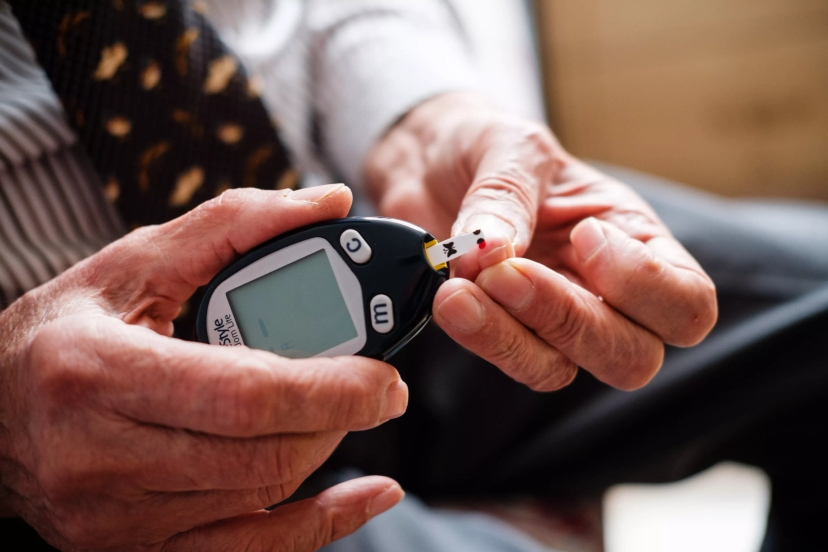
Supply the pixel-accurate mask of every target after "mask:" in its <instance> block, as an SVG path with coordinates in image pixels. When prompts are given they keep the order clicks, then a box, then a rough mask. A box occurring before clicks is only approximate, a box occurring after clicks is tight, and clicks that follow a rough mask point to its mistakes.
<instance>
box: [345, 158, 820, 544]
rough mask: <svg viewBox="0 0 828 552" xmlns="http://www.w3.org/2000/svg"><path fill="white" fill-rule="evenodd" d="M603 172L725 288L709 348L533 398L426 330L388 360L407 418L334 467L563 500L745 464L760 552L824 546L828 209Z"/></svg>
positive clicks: (361, 440)
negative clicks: (760, 531)
mask: <svg viewBox="0 0 828 552" xmlns="http://www.w3.org/2000/svg"><path fill="white" fill-rule="evenodd" d="M602 168H603V169H604V170H606V171H608V172H610V173H611V174H613V175H615V176H617V177H618V178H619V179H621V180H623V181H625V182H627V183H629V184H631V185H633V186H634V187H636V188H637V189H638V190H639V192H640V193H642V195H644V196H645V197H646V198H647V200H648V201H650V203H651V204H652V205H653V206H654V207H655V208H656V210H657V211H658V212H659V214H660V216H661V217H662V218H663V219H664V221H665V222H666V223H667V225H668V226H669V227H670V228H671V230H672V231H673V232H674V234H675V235H676V237H677V238H678V239H679V240H681V241H682V242H683V243H684V244H685V246H686V247H687V248H688V249H689V250H690V252H691V253H692V254H693V255H694V256H696V258H697V259H698V260H699V261H700V262H701V263H702V265H703V266H704V267H705V269H706V270H707V271H708V272H709V273H710V274H711V276H712V277H713V278H714V280H715V281H716V284H717V289H718V293H719V301H720V311H721V315H720V322H719V324H718V325H717V327H716V329H715V330H714V331H713V333H712V334H711V335H710V337H709V338H708V339H707V340H706V341H705V342H704V343H702V344H701V345H699V346H697V347H694V348H691V349H684V350H682V349H677V348H668V351H667V355H666V359H665V363H664V367H663V368H662V370H661V372H660V373H659V374H658V375H657V376H656V378H655V379H654V380H653V381H652V382H651V383H650V384H649V385H648V386H647V387H645V388H644V389H641V390H639V391H636V392H632V393H627V392H622V391H617V390H614V389H611V388H609V387H607V386H606V385H603V384H601V383H600V382H598V381H597V380H595V379H594V378H592V377H591V376H590V375H589V374H588V373H586V372H584V371H581V373H580V374H579V375H578V377H577V378H576V380H575V382H574V383H573V384H572V385H571V386H570V387H568V388H566V389H564V390H562V391H558V392H555V393H551V394H539V393H534V392H532V391H530V390H528V389H526V388H525V387H523V386H521V385H519V384H517V383H515V382H513V381H512V380H511V379H509V378H508V377H507V376H505V375H503V374H502V373H501V372H500V371H499V370H497V369H496V368H494V367H493V366H491V365H489V364H487V363H486V362H484V361H482V360H480V359H478V358H477V357H475V356H474V355H471V354H470V353H468V352H467V351H465V350H463V349H461V348H460V347H458V346H456V345H455V344H454V343H452V342H451V341H450V340H449V339H448V338H447V337H446V336H445V335H444V334H442V333H441V332H440V331H439V329H437V328H436V327H429V328H428V329H427V330H426V331H424V332H423V334H422V335H421V336H420V337H418V338H417V340H416V341H414V342H412V343H411V344H409V346H408V347H406V348H405V349H404V350H403V351H402V352H400V353H399V354H398V355H397V356H396V357H395V358H393V359H392V361H391V362H392V364H394V365H395V366H397V367H398V368H399V370H400V372H401V374H402V376H403V378H404V379H405V380H406V382H407V383H408V385H409V387H410V391H411V402H410V407H409V411H408V413H407V414H406V415H405V416H404V417H402V418H401V419H399V420H395V421H393V422H391V423H388V424H386V425H385V426H383V427H380V428H377V429H375V430H372V431H369V432H364V433H355V434H351V435H349V436H348V437H347V438H346V441H345V442H344V443H343V445H342V446H341V447H340V449H338V451H337V453H335V456H334V458H332V460H331V462H330V466H332V467H342V466H356V467H358V468H359V469H360V470H362V471H364V472H366V473H380V474H386V475H390V476H393V477H396V478H397V479H398V480H399V481H400V482H401V483H402V484H403V486H404V487H405V488H406V489H407V490H409V491H412V492H413V493H415V494H417V495H419V496H421V497H424V498H426V499H433V498H458V497H473V496H481V495H484V496H487V497H491V496H493V495H497V494H501V495H509V494H516V493H521V494H522V493H531V494H534V495H542V496H549V497H554V498H561V497H585V496H590V495H592V496H595V495H596V494H598V493H601V492H602V491H603V490H604V489H605V488H606V487H607V486H609V485H611V484H614V483H621V482H666V481H671V480H676V479H679V478H682V477H685V476H688V475H691V474H693V473H695V472H697V471H700V470H702V469H704V468H706V467H708V466H710V465H712V464H714V463H716V462H719V461H722V460H735V461H741V462H745V463H748V464H752V465H756V466H759V467H762V468H763V469H765V470H766V471H767V472H768V473H769V475H770V477H771V479H772V508H771V518H770V522H769V533H768V538H767V543H766V549H767V550H771V549H773V550H794V549H796V550H810V549H820V548H821V546H819V545H820V544H821V543H822V541H821V540H820V539H822V538H823V537H822V535H821V531H822V530H821V527H822V523H821V522H822V516H821V515H820V514H821V513H824V512H826V511H828V510H826V508H825V507H824V501H825V500H826V498H825V497H826V496H828V473H826V470H828V457H826V453H825V452H824V448H825V447H824V446H823V443H822V441H823V440H825V439H826V438H828V367H826V364H828V363H826V353H825V352H824V350H823V347H824V344H826V343H828V335H826V334H828V207H823V206H821V205H814V204H797V203H781V202H768V203H765V202H744V201H739V202H734V201H727V200H723V199H721V198H718V197H715V196H711V195H707V194H701V193H698V192H694V191H690V190H687V189H685V188H681V187H678V186H676V185H673V184H669V183H665V182H663V181H659V180H657V179H654V178H652V177H648V176H645V175H641V174H638V173H634V172H630V171H625V170H621V169H617V168H613V167H602ZM424 342H430V343H433V342H438V343H440V344H441V345H442V346H441V347H436V348H435V347H428V348H424V347H418V346H417V344H418V343H424ZM435 350H439V354H432V353H431V352H432V351H435Z"/></svg>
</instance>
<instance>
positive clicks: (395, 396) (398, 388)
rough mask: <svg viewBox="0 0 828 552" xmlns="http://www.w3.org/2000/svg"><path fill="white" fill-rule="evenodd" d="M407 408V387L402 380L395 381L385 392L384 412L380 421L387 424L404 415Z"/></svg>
mask: <svg viewBox="0 0 828 552" xmlns="http://www.w3.org/2000/svg"><path fill="white" fill-rule="evenodd" d="M406 408H408V386H407V385H406V384H405V382H404V381H402V380H397V381H395V382H394V383H392V384H391V385H389V386H388V389H387V390H386V391H385V410H384V411H383V413H382V421H383V422H387V421H388V420H393V419H394V418H399V417H400V416H402V415H403V414H405V410H406Z"/></svg>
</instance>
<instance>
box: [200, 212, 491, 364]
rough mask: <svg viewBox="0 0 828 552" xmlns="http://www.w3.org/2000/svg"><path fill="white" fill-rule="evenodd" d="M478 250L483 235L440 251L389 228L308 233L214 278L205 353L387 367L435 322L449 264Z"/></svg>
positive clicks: (373, 225)
mask: <svg viewBox="0 0 828 552" xmlns="http://www.w3.org/2000/svg"><path fill="white" fill-rule="evenodd" d="M475 245H476V246H478V247H485V240H484V239H483V236H482V234H481V233H480V231H477V232H474V233H471V234H464V235H461V236H457V237H455V238H454V239H451V240H446V241H444V242H443V243H439V244H438V243H437V240H435V239H434V237H433V236H432V235H431V234H429V233H428V232H426V231H425V230H423V229H421V228H418V227H417V226H414V225H412V224H409V223H406V222H402V221H398V220H394V219H386V218H347V219H339V220H333V221H326V222H322V223H318V224H314V225H310V226H305V227H303V228H299V229H297V230H294V231H292V232H290V233H287V234H283V235H281V236H279V237H277V238H275V239H273V240H271V241H269V242H267V243H264V244H262V245H261V246H259V247H257V248H256V249H254V250H252V251H250V252H249V253H247V254H246V255H244V256H242V257H241V258H240V259H238V260H236V261H235V262H234V263H233V264H231V265H230V266H228V267H226V268H225V269H224V270H223V271H221V272H220V273H219V274H218V275H217V276H216V277H215V278H213V280H212V281H211V282H210V284H209V285H208V287H207V291H206V294H205V296H204V299H203V300H202V302H201V306H200V308H199V312H198V318H197V322H196V324H197V327H196V333H197V336H198V339H199V340H200V341H202V342H204V343H211V344H214V345H224V346H241V345H246V346H248V347H252V348H254V349H263V350H266V351H271V352H273V353H276V354H278V355H281V356H284V357H288V358H308V357H313V356H328V357H329V356H340V355H353V354H356V355H361V356H366V357H372V358H378V359H386V358H388V357H390V356H391V355H392V354H394V353H395V352H396V351H397V350H399V349H400V348H401V347H403V346H404V345H405V344H406V343H408V342H409V341H410V340H411V339H412V338H413V337H414V336H415V335H417V333H418V332H419V331H420V330H421V329H422V328H423V327H424V326H425V325H426V323H427V322H428V321H429V320H430V319H431V304H432V302H433V301H434V295H435V293H436V292H437V289H438V288H439V287H440V285H441V284H442V283H443V282H445V281H446V279H447V278H448V276H449V269H448V260H449V259H452V258H454V257H457V256H460V255H461V254H463V253H465V252H466V251H468V250H469V249H471V248H472V247H473V246H475Z"/></svg>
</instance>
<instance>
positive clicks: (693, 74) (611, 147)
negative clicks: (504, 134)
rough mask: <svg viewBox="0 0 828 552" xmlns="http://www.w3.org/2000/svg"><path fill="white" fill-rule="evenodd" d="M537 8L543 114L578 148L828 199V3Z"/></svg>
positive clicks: (707, 179)
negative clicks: (544, 109) (544, 112)
mask: <svg viewBox="0 0 828 552" xmlns="http://www.w3.org/2000/svg"><path fill="white" fill-rule="evenodd" d="M484 1H485V0H484ZM530 13H531V15H532V16H534V17H535V18H536V23H537V29H538V41H537V42H538V45H539V46H540V51H541V65H542V69H543V80H544V83H543V84H544V91H545V105H546V110H547V114H548V117H549V119H550V121H551V124H552V126H553V128H554V130H555V131H556V133H557V135H558V137H559V138H560V139H561V141H562V142H563V143H564V145H565V146H566V147H567V148H568V149H569V150H570V151H572V152H573V153H574V154H576V155H578V156H582V157H588V158H592V159H598V160H601V161H607V162H612V163H617V164H619V165H624V166H627V167H631V168H635V169H640V170H642V171H646V172H649V173H653V174H656V175H659V176H663V177H667V178H670V179H674V180H677V181H678V182H682V183H685V184H690V185H693V186H696V187H699V188H703V189H706V190H710V191H714V192H717V193H721V194H724V195H727V196H746V195H750V196H775V197H779V196H783V197H795V198H812V199H821V200H828V1H826V0H536V2H534V5H533V6H530Z"/></svg>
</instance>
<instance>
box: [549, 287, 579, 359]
mask: <svg viewBox="0 0 828 552" xmlns="http://www.w3.org/2000/svg"><path fill="white" fill-rule="evenodd" d="M582 308H583V305H582V303H581V301H580V300H579V299H578V298H577V297H576V296H575V294H574V293H573V292H572V291H566V292H564V293H562V294H561V295H560V298H559V299H558V301H557V304H555V305H553V306H552V307H551V308H548V309H545V310H544V311H543V314H541V320H540V323H539V324H538V335H539V336H540V337H541V338H542V339H543V340H544V341H546V342H547V343H550V344H551V345H553V346H555V347H558V348H561V347H563V348H571V347H572V346H574V345H575V344H576V343H578V341H579V340H580V339H581V336H582V334H583V331H584V320H583V318H584V317H583V314H582V312H581V309H582Z"/></svg>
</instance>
